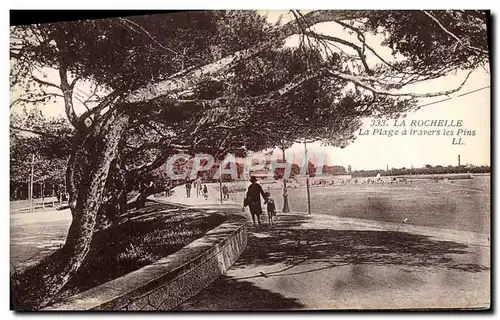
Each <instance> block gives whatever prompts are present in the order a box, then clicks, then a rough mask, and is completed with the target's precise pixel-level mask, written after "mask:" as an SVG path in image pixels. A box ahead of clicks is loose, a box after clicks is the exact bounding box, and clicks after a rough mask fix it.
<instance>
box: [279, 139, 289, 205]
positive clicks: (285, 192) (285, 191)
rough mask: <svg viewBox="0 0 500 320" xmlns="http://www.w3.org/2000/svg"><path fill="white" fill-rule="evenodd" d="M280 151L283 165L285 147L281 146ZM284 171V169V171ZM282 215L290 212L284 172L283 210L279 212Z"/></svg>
mask: <svg viewBox="0 0 500 320" xmlns="http://www.w3.org/2000/svg"><path fill="white" fill-rule="evenodd" d="M281 150H282V152H283V163H285V161H286V160H285V146H284V145H282V146H281ZM285 171H286V169H285ZM281 212H283V213H288V212H290V208H289V206H288V190H287V188H286V176H285V172H283V210H281Z"/></svg>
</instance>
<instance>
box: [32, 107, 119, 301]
mask: <svg viewBox="0 0 500 320" xmlns="http://www.w3.org/2000/svg"><path fill="white" fill-rule="evenodd" d="M103 118H104V119H102V120H101V121H100V122H99V123H95V124H93V126H92V127H91V128H90V129H89V130H90V131H89V132H88V133H87V134H86V135H85V137H82V139H80V141H81V142H80V143H78V142H77V143H78V147H77V148H75V150H74V151H73V154H72V157H71V159H70V161H69V164H68V171H67V185H68V190H69V193H70V199H69V205H70V209H71V214H72V217H73V220H72V222H71V226H70V228H69V231H68V236H67V238H66V242H65V244H64V246H63V248H62V250H61V251H60V254H59V259H58V261H56V263H57V265H56V266H55V267H54V268H53V270H48V272H49V273H48V274H44V277H43V281H42V283H41V285H40V288H36V289H38V290H36V291H37V292H34V293H33V292H32V296H33V295H34V298H35V301H32V303H30V304H32V305H33V306H35V307H38V308H39V307H43V306H45V305H47V304H48V303H49V302H51V300H52V299H53V297H54V296H55V295H56V294H57V293H58V292H59V291H60V290H61V289H62V288H63V287H64V285H65V284H66V283H67V282H68V280H69V279H70V278H71V276H72V275H74V274H75V273H76V272H77V271H78V269H79V268H80V266H81V264H82V262H83V261H84V259H85V257H86V255H87V253H88V252H89V249H90V243H91V240H92V235H93V233H94V227H95V223H96V218H97V213H98V210H99V207H100V206H101V204H102V198H103V193H104V189H105V184H106V181H107V178H108V173H109V169H110V165H111V163H112V161H113V160H114V159H115V158H116V156H117V153H118V143H119V141H120V138H121V136H122V133H123V131H124V129H125V128H126V126H127V124H128V116H127V115H125V114H122V113H119V112H118V111H117V110H113V111H109V112H108V113H107V114H106V115H105V116H103Z"/></svg>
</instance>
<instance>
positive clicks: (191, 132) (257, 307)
mask: <svg viewBox="0 0 500 320" xmlns="http://www.w3.org/2000/svg"><path fill="white" fill-rule="evenodd" d="M108 13H109V14H110V15H109V16H105V15H104V14H103V16H102V17H100V16H98V17H96V16H95V15H94V16H93V18H92V19H90V18H85V17H84V18H82V19H72V18H71V17H70V16H67V17H66V16H63V15H64V13H60V16H59V18H58V19H56V21H43V22H41V21H37V22H34V23H29V24H12V25H11V26H10V48H9V49H10V60H9V61H10V78H9V79H10V283H11V288H10V290H11V309H13V310H16V311H63V310H64V311H97V310H107V311H110V310H111V311H138V310H142V311H200V310H202V311H228V310H230V311H289V310H443V309H445V310H486V309H490V307H491V300H490V299H491V295H490V292H491V283H490V279H491V277H490V272H491V261H490V246H491V243H490V239H491V238H490V236H491V225H490V223H491V219H490V217H491V205H490V203H491V175H490V173H491V163H490V158H491V157H490V153H491V151H490V104H491V101H490V96H491V87H490V85H491V80H490V79H491V71H490V63H489V57H490V50H491V49H490V48H491V40H490V39H488V35H489V34H491V33H490V31H489V30H488V28H489V27H490V13H489V11H484V10H483V11H481V10H438V11H437V10H411V11H405V10H316V11H315V10H312V11H311V10H281V11H273V10H267V11H265V10H264V11H262V10H260V11H258V10H228V11H222V10H206V11H181V12H151V13H149V14H144V13H141V14H140V15H137V14H134V13H133V12H130V14H129V15H126V16H117V15H111V13H110V12H108ZM13 14H15V12H13Z"/></svg>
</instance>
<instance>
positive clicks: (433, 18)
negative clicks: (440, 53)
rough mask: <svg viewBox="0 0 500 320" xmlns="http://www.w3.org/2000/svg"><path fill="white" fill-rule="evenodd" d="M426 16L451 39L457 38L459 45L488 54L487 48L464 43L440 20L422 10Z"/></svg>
mask: <svg viewBox="0 0 500 320" xmlns="http://www.w3.org/2000/svg"><path fill="white" fill-rule="evenodd" d="M422 11H423V12H424V13H425V15H426V16H428V17H429V18H431V19H432V20H433V21H434V22H436V23H437V25H438V26H439V27H440V28H441V29H442V30H443V31H444V32H446V33H447V34H448V35H450V36H451V37H452V38H453V39H455V40H457V42H458V43H460V45H461V46H462V47H465V48H468V49H469V50H472V51H475V52H479V53H482V54H488V51H487V50H483V49H481V48H477V47H474V46H471V45H469V44H465V43H464V42H463V41H462V40H460V38H459V37H457V36H456V35H455V34H454V33H452V32H451V31H450V30H448V29H446V28H445V26H443V24H442V23H441V22H439V20H438V19H436V17H434V16H433V15H432V14H431V13H430V12H428V11H426V10H422Z"/></svg>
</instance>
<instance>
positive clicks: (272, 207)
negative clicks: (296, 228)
mask: <svg viewBox="0 0 500 320" xmlns="http://www.w3.org/2000/svg"><path fill="white" fill-rule="evenodd" d="M266 198H267V219H268V220H269V224H270V225H272V224H273V218H274V217H275V216H276V204H275V203H274V199H273V198H272V197H271V193H270V192H266Z"/></svg>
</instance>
